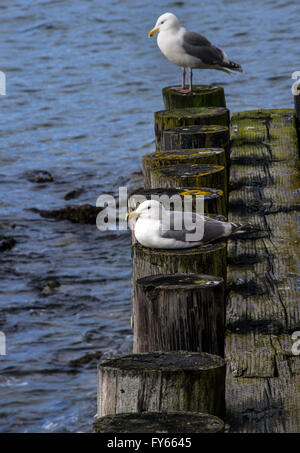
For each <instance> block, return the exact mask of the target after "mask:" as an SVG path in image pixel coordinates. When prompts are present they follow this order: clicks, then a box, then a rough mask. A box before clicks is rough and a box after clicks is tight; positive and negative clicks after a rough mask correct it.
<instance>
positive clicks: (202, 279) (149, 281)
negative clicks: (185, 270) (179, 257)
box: [138, 273, 224, 290]
mask: <svg viewBox="0 0 300 453" xmlns="http://www.w3.org/2000/svg"><path fill="white" fill-rule="evenodd" d="M223 283H224V280H223V278H221V277H216V276H213V275H206V274H180V273H178V274H175V275H167V274H164V275H163V274H160V275H156V276H153V275H150V276H147V277H143V278H140V279H139V280H138V284H139V285H140V286H142V287H144V288H149V287H151V289H165V288H168V289H172V290H176V289H182V288H185V289H195V288H212V287H216V286H220V285H222V284H223Z"/></svg>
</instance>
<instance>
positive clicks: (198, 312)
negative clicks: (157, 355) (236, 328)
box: [133, 274, 225, 357]
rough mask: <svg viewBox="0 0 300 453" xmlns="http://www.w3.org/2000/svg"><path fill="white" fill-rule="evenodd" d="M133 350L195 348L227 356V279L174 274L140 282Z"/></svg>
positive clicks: (187, 349)
mask: <svg viewBox="0 0 300 453" xmlns="http://www.w3.org/2000/svg"><path fill="white" fill-rule="evenodd" d="M135 292H136V300H135V308H134V310H135V311H134V331H133V352H137V353H139V352H153V351H193V352H209V353H211V354H217V355H219V356H221V357H223V356H224V332H225V300H224V281H223V279H222V278H220V277H214V276H211V275H205V274H174V275H158V276H150V277H144V278H140V279H138V280H137V281H136V291H135Z"/></svg>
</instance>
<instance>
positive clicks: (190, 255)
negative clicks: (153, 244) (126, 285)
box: [132, 242, 227, 285]
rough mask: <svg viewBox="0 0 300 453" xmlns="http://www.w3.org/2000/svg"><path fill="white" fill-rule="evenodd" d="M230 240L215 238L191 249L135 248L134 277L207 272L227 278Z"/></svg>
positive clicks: (134, 279)
mask: <svg viewBox="0 0 300 453" xmlns="http://www.w3.org/2000/svg"><path fill="white" fill-rule="evenodd" d="M226 250H227V247H226V243H225V242H215V243H212V244H206V245H201V246H199V247H194V248H188V249H149V248H146V247H143V246H142V245H141V244H138V243H137V244H135V245H134V246H133V248H132V255H133V266H132V281H133V284H134V285H135V282H136V280H137V279H138V278H142V277H146V276H149V275H159V274H168V275H172V274H176V273H183V274H189V273H194V274H197V273H205V274H209V275H215V276H217V277H222V278H223V279H224V280H226V265H227V262H226V259H227V254H226Z"/></svg>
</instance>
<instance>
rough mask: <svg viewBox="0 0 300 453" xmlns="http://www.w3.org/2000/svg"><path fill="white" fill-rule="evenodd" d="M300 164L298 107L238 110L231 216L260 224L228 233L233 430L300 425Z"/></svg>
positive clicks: (228, 350) (297, 428) (228, 346)
mask: <svg viewBox="0 0 300 453" xmlns="http://www.w3.org/2000/svg"><path fill="white" fill-rule="evenodd" d="M299 168H300V167H299V155H298V142H297V131H296V126H295V118H294V111H293V110H291V109H278V110H277V109H274V110H255V111H246V112H239V113H236V114H234V115H233V116H232V146H231V169H230V183H231V187H232V188H233V190H231V191H230V197H229V202H230V205H229V219H230V221H233V222H251V223H252V224H253V225H255V226H257V227H258V230H259V231H258V234H256V235H255V234H254V235H252V234H250V233H249V235H247V234H245V235H243V238H241V239H240V240H239V239H238V238H236V239H235V240H229V241H228V250H229V254H230V256H231V257H232V258H233V260H231V264H230V263H229V266H228V282H229V285H230V291H229V296H228V301H227V335H226V358H227V360H228V364H229V366H228V374H227V401H226V405H227V409H228V414H230V425H231V431H232V432H272V433H273V432H285V433H287V432H300V391H299V389H300V374H299V367H300V357H299V356H297V357H296V356H293V354H292V352H291V347H292V344H293V340H292V332H294V331H297V330H299V326H300V308H299V284H298V279H299V254H300V253H299V246H300V245H299V238H298V233H297V230H298V229H299V225H298V223H299V222H298V221H297V218H299V212H300V194H299V181H300V171H299ZM249 258H251V259H249ZM239 263H240V264H239ZM254 283H255V284H254ZM291 360H292V361H296V362H297V363H298V371H296V370H295V369H294V368H293V367H292V366H291V363H292V362H291ZM249 414H251V417H249Z"/></svg>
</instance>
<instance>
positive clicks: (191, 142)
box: [157, 125, 230, 161]
mask: <svg viewBox="0 0 300 453" xmlns="http://www.w3.org/2000/svg"><path fill="white" fill-rule="evenodd" d="M229 138H230V137H229V129H228V127H226V126H219V125H208V126H184V127H175V128H173V129H167V130H165V131H164V132H163V137H162V141H161V147H160V149H157V151H168V150H173V149H174V150H179V149H192V148H224V149H225V153H226V159H227V161H228V160H229Z"/></svg>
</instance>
